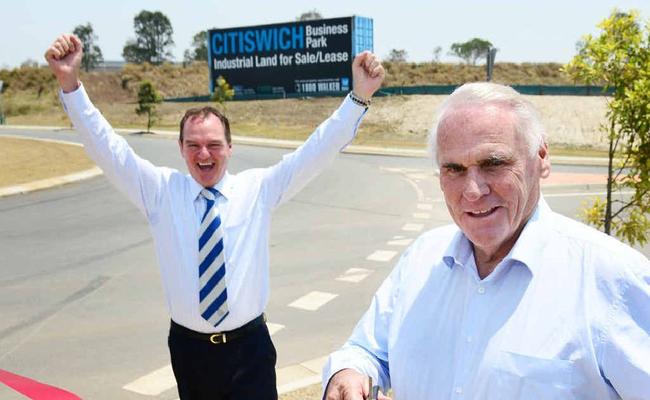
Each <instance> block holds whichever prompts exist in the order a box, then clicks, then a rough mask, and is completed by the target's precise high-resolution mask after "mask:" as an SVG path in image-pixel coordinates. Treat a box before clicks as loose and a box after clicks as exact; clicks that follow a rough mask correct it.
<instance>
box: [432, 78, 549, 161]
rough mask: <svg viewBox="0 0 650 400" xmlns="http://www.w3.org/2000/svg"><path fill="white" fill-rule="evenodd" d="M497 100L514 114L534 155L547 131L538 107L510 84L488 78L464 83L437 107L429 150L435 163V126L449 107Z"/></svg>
mask: <svg viewBox="0 0 650 400" xmlns="http://www.w3.org/2000/svg"><path fill="white" fill-rule="evenodd" d="M488 104H500V105H505V106H506V107H508V108H510V109H511V110H512V112H513V113H514V114H515V116H516V118H517V125H516V130H517V134H519V135H523V136H524V138H525V140H526V143H527V145H528V151H529V154H530V156H531V157H532V156H534V155H535V153H536V152H537V151H538V150H539V147H540V146H542V145H543V144H544V143H545V141H546V132H545V130H544V126H543V125H542V122H541V120H540V118H539V115H538V113H537V110H536V109H535V107H533V105H532V104H531V103H530V102H529V101H528V100H526V99H524V97H523V96H522V95H521V94H520V93H519V92H517V91H516V90H514V89H513V88H511V87H510V86H504V85H499V84H496V83H490V82H475V83H466V84H464V85H462V86H460V87H459V88H457V89H456V90H454V92H453V93H452V94H451V95H449V97H448V98H447V99H446V100H445V101H444V102H443V103H442V104H441V105H440V107H439V108H438V112H437V113H436V114H437V116H436V118H435V120H434V124H433V127H432V129H431V132H430V133H429V139H428V151H429V155H430V156H431V159H432V160H433V162H434V164H436V165H437V164H438V154H437V147H438V127H439V126H440V123H441V122H442V121H443V120H444V119H445V118H446V117H447V115H448V114H449V113H450V111H451V110H454V109H456V108H458V107H462V106H466V105H488Z"/></svg>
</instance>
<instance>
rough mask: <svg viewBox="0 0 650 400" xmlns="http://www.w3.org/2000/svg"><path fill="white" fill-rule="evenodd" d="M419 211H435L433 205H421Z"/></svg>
mask: <svg viewBox="0 0 650 400" xmlns="http://www.w3.org/2000/svg"><path fill="white" fill-rule="evenodd" d="M418 210H427V211H428V210H433V204H429V203H420V204H418Z"/></svg>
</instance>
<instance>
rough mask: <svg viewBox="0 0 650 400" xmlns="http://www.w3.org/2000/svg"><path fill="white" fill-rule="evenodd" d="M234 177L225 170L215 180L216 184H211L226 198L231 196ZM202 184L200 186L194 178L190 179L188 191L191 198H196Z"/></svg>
mask: <svg viewBox="0 0 650 400" xmlns="http://www.w3.org/2000/svg"><path fill="white" fill-rule="evenodd" d="M233 184H234V179H233V176H232V175H230V174H229V173H228V171H226V173H225V174H224V175H223V178H221V180H219V182H217V184H216V185H214V186H212V187H213V188H214V189H216V190H218V191H219V193H220V194H221V195H222V196H223V197H225V198H226V200H228V199H229V198H230V197H232V191H233ZM201 190H203V186H201V185H200V184H199V183H198V182H197V181H196V180H194V178H192V179H190V193H191V195H192V198H193V199H194V200H196V199H197V198H198V197H199V195H200V194H201Z"/></svg>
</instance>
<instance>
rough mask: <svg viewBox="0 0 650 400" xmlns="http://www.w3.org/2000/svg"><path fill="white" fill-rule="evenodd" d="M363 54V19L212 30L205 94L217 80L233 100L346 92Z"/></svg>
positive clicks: (367, 32) (366, 26) (366, 45)
mask: <svg viewBox="0 0 650 400" xmlns="http://www.w3.org/2000/svg"><path fill="white" fill-rule="evenodd" d="M368 36H369V39H368ZM366 49H369V50H372V20H370V19H368V18H363V17H346V18H333V19H322V20H312V21H298V22H288V23H281V24H271V25H258V26H247V27H238V28H229V29H213V30H210V31H208V62H209V65H210V92H214V85H215V82H216V80H217V78H218V77H219V76H223V77H224V78H225V79H226V81H227V82H228V83H229V84H230V85H231V86H232V87H233V88H234V89H235V94H267V93H305V94H309V93H317V92H335V91H349V90H351V88H352V60H353V58H354V56H355V55H356V54H357V53H358V52H360V51H363V50H366Z"/></svg>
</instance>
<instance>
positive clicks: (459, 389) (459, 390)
mask: <svg viewBox="0 0 650 400" xmlns="http://www.w3.org/2000/svg"><path fill="white" fill-rule="evenodd" d="M454 392H455V393H456V394H458V395H461V394H463V388H462V387H460V386H456V389H454Z"/></svg>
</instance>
